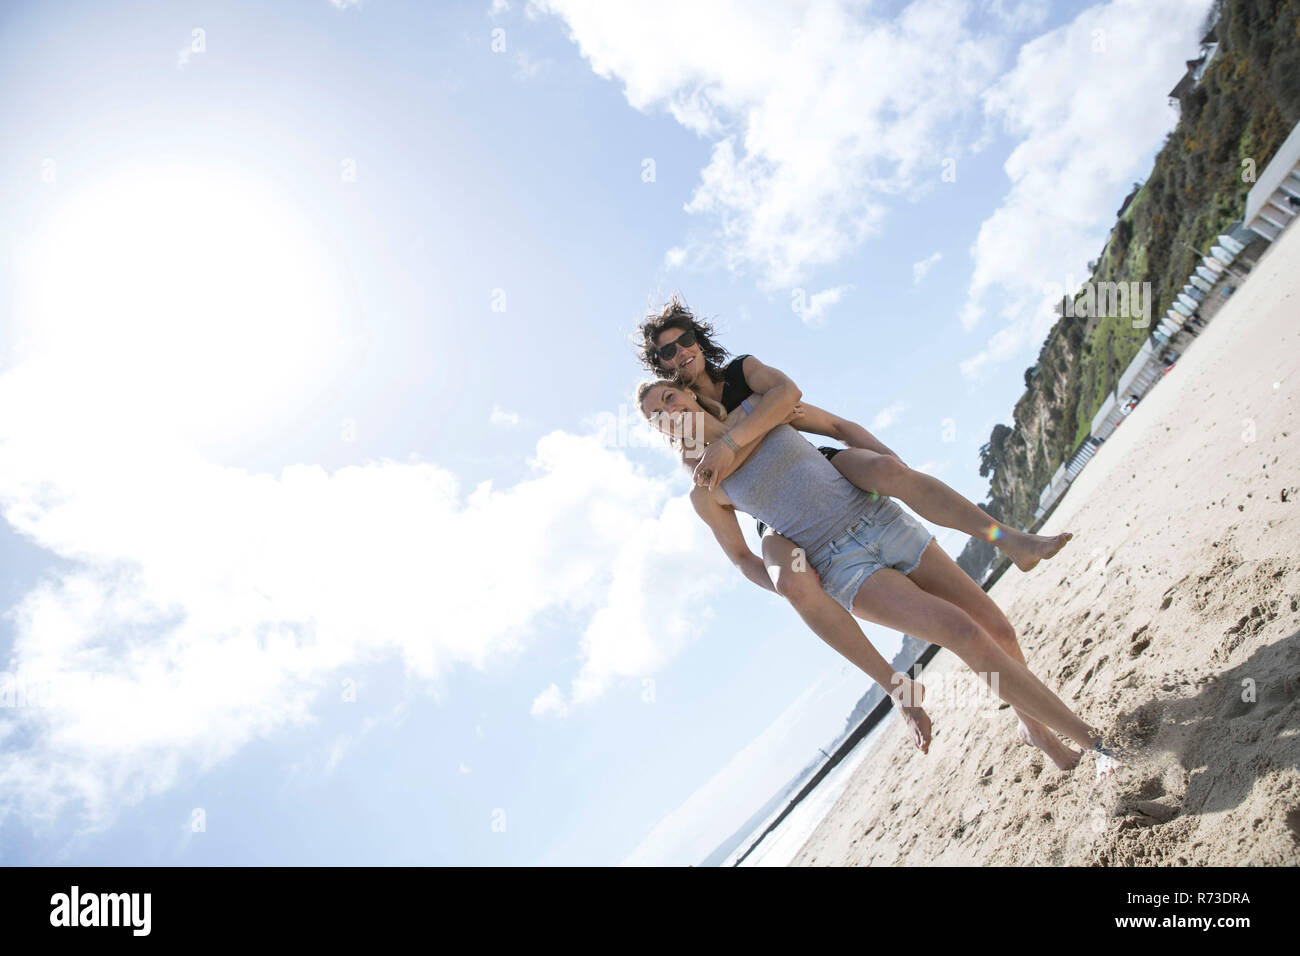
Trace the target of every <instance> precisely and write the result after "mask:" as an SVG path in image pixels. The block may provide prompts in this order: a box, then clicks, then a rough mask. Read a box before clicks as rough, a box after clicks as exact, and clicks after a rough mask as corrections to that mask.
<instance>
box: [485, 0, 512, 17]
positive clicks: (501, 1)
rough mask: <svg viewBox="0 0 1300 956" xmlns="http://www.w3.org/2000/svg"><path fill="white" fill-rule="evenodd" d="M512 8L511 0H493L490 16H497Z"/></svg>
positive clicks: (489, 8)
mask: <svg viewBox="0 0 1300 956" xmlns="http://www.w3.org/2000/svg"><path fill="white" fill-rule="evenodd" d="M509 10H510V0H492V5H491V6H490V7H488V16H490V17H496V16H500V15H501V14H503V13H508V12H509Z"/></svg>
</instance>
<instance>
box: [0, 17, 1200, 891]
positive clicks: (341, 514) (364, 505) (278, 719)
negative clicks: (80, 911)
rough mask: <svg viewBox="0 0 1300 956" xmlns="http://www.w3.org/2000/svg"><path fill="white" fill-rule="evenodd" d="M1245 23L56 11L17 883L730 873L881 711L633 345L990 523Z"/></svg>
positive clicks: (18, 41)
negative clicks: (1003, 446) (666, 314)
mask: <svg viewBox="0 0 1300 956" xmlns="http://www.w3.org/2000/svg"><path fill="white" fill-rule="evenodd" d="M1206 6H1207V4H1206V3H1204V2H1176V0H1156V2H1137V0H1112V2H1110V3H1102V4H1097V5H1086V4H1048V3H1035V2H1032V0H1026V2H1020V3H1016V2H1011V0H1001V2H997V0H993V2H978V0H966V2H961V0H916V2H914V3H911V4H899V3H892V4H876V3H852V2H843V3H833V2H831V3H820V4H807V5H805V4H799V3H781V4H774V5H773V7H772V9H771V13H770V15H769V16H764V17H756V16H754V15H753V13H752V7H751V5H748V4H741V3H738V2H737V3H718V4H716V5H709V6H703V5H699V4H694V3H680V4H676V3H668V4H631V3H629V4H579V3H567V2H553V3H537V4H522V3H518V2H510V3H508V4H507V3H505V2H500V0H498V2H496V3H491V2H488V3H475V4H462V5H442V4H427V5H426V4H415V3H396V2H385V0H362V2H359V3H349V2H345V0H333V2H331V0H296V2H281V3H276V4H261V3H230V2H227V3H219V4H218V3H211V4H205V3H183V2H177V3H172V4H168V5H166V6H165V7H160V6H158V5H156V4H151V3H124V2H119V3H115V4H111V5H104V4H90V3H65V4H58V5H52V4H28V5H20V4H6V5H5V6H4V10H3V12H2V13H0V71H3V72H2V73H0V121H2V122H3V127H4V129H5V131H6V135H5V138H4V145H3V146H2V147H0V208H3V209H4V210H5V214H4V217H3V221H2V222H0V248H2V249H3V253H4V255H3V262H4V269H3V272H0V308H2V312H0V322H2V323H3V325H2V326H0V328H2V329H3V335H2V336H0V514H2V515H3V521H0V570H2V571H3V574H0V607H2V608H3V611H4V614H3V618H0V650H2V651H3V658H4V669H3V671H2V672H0V679H3V681H4V684H3V686H0V691H6V692H7V694H8V696H7V697H6V698H5V700H6V706H4V707H3V708H0V750H2V751H3V759H2V760H0V859H3V860H4V861H5V862H8V863H84V864H162V865H174V864H175V865H187V864H245V863H248V864H258V863H286V864H308V863H310V864H364V863H378V864H398V863H424V864H488V865H494V864H511V865H530V864H617V863H623V862H627V863H641V864H644V863H650V864H685V863H694V862H698V861H699V860H701V859H703V858H704V857H705V856H706V855H707V854H708V853H709V852H710V851H712V849H713V848H714V847H715V846H716V845H717V843H719V842H720V841H721V840H722V839H724V838H725V837H726V836H728V835H729V834H730V833H731V832H732V831H733V830H734V829H735V828H736V827H737V826H738V825H739V824H740V823H741V822H743V821H744V820H745V818H747V817H748V816H749V815H750V814H751V813H752V812H753V811H754V810H755V809H756V808H757V807H758V806H760V805H761V804H762V803H764V802H765V801H766V800H767V798H768V797H769V796H770V795H771V794H772V793H773V792H774V791H775V790H776V789H777V787H779V786H780V785H781V784H782V783H784V782H785V781H786V780H787V779H788V778H789V776H790V775H791V774H793V773H794V772H795V771H796V770H797V769H798V768H800V767H802V766H803V765H804V764H806V763H807V762H808V760H809V759H811V757H812V756H813V755H814V754H815V752H816V748H817V747H818V746H821V745H823V744H825V743H827V742H828V741H829V740H831V739H832V738H833V737H834V736H835V735H836V734H837V733H838V732H839V731H840V730H841V729H842V727H843V719H844V716H845V715H846V714H847V712H848V710H849V709H850V708H851V707H852V704H853V703H854V702H855V701H856V700H857V698H858V697H859V696H860V695H861V694H862V693H864V692H865V691H866V689H867V688H868V686H869V680H868V678H866V676H865V675H863V674H861V673H859V672H857V671H855V670H852V669H851V668H850V667H848V666H847V665H846V664H845V662H844V661H843V660H842V659H840V658H839V657H838V656H837V655H836V654H835V653H834V652H833V651H831V650H830V649H829V648H827V647H826V646H825V645H823V644H822V643H821V642H820V641H819V640H818V639H817V638H816V637H815V636H814V635H812V634H811V633H809V632H808V631H807V630H806V629H804V628H803V627H802V625H801V624H800V622H799V620H798V618H797V616H796V615H795V613H794V612H793V610H792V609H790V608H789V607H788V606H787V605H785V604H784V602H783V601H782V600H781V599H780V598H778V597H777V596H776V595H774V594H772V593H771V592H762V593H760V592H759V590H758V589H756V588H755V587H754V586H753V585H751V584H750V583H748V582H746V581H745V580H743V579H742V578H741V577H740V575H739V574H738V573H737V572H736V571H735V570H734V568H732V567H731V565H730V564H729V563H728V562H727V561H726V559H725V558H724V556H723V555H722V553H721V551H720V550H719V549H718V548H717V547H716V545H715V544H714V543H713V541H712V539H711V537H710V536H709V535H708V533H707V531H706V529H705V528H704V527H703V525H702V524H701V523H700V522H699V521H698V519H697V518H696V517H695V516H694V514H693V512H692V511H691V510H690V508H689V506H688V505H687V503H686V500H685V493H686V491H687V490H688V482H687V479H686V477H685V476H684V475H683V474H680V473H678V472H677V471H675V470H674V467H673V462H672V459H671V457H670V455H669V453H668V452H667V450H666V449H665V448H664V447H663V446H662V445H661V444H659V442H658V439H657V438H655V437H654V436H651V435H650V434H649V433H648V432H647V431H645V430H644V429H643V427H642V426H640V425H639V423H638V422H637V421H636V420H635V412H634V410H633V409H632V408H631V407H630V395H631V391H632V389H633V388H634V386H635V384H636V382H637V381H638V380H639V379H640V378H641V377H642V375H641V373H640V371H639V369H638V368H637V366H636V364H635V362H634V359H633V354H632V349H631V346H630V333H631V331H632V328H633V326H634V324H635V323H636V321H637V320H638V318H640V317H642V316H643V315H645V314H646V313H647V312H650V311H657V309H658V307H659V306H660V305H662V303H663V301H664V300H665V298H666V297H667V296H668V295H669V294H670V293H671V292H672V291H673V290H679V291H680V292H681V293H682V294H683V295H684V297H685V298H686V300H687V302H688V303H689V304H690V305H691V306H692V307H693V308H694V309H696V310H698V311H699V312H700V313H701V314H703V315H705V316H706V317H708V318H710V319H711V320H713V321H714V322H715V324H716V326H717V328H718V330H719V333H720V338H721V341H722V342H723V344H724V345H725V346H726V347H727V348H728V349H729V350H731V351H732V352H733V353H735V354H739V353H744V352H748V353H753V354H756V355H758V356H760V357H761V358H762V359H763V360H764V361H766V362H768V363H769V364H772V365H775V366H777V367H778V368H781V369H783V370H784V371H786V372H787V374H789V375H790V376H791V377H792V378H794V380H795V381H796V382H798V383H799V385H800V387H801V389H802V391H803V393H804V396H805V399H806V400H807V401H809V402H812V403H814V404H817V405H820V406H822V407H825V408H829V409H831V410H833V411H835V412H837V413H839V414H842V415H845V416H847V417H850V418H852V419H854V420H856V421H858V422H860V423H861V424H863V425H865V426H867V427H868V428H871V429H872V430H873V431H875V432H876V433H877V434H878V435H879V436H880V437H881V438H882V439H883V440H884V441H885V442H886V443H887V444H889V445H890V446H891V447H893V448H894V449H895V450H896V451H898V452H899V453H900V454H901V455H902V457H903V458H904V460H906V461H908V462H909V463H910V464H912V465H913V466H914V467H918V468H923V469H924V470H926V471H929V472H931V473H933V474H935V475H938V476H939V477H941V478H943V480H945V481H947V482H948V483H949V484H951V485H953V486H954V487H955V488H957V489H958V490H960V491H962V492H963V493H965V494H966V495H968V496H969V497H971V498H972V499H974V500H977V501H978V500H982V499H983V497H984V495H985V493H986V490H987V481H986V480H984V479H981V478H980V477H979V475H978V471H977V466H978V455H977V449H978V447H979V446H980V444H982V443H983V442H984V441H985V440H986V439H987V436H988V433H989V430H990V429H991V427H992V426H993V424H994V423H995V422H998V421H1003V422H1006V421H1009V420H1010V413H1011V407H1012V405H1013V404H1014V402H1015V400H1016V398H1017V397H1018V396H1019V395H1020V393H1021V392H1022V391H1023V372H1024V369H1025V367H1026V366H1027V365H1029V364H1031V363H1032V362H1033V360H1034V357H1035V356H1036V354H1037V348H1038V345H1039V343H1040V342H1041V340H1042V337H1043V335H1044V333H1045V332H1046V330H1047V328H1048V327H1049V326H1050V322H1051V312H1050V309H1049V308H1048V306H1047V303H1048V301H1049V299H1050V298H1051V294H1050V293H1049V292H1048V291H1046V290H1047V288H1048V287H1049V285H1050V284H1053V283H1055V284H1057V285H1060V284H1063V283H1065V282H1067V281H1068V280H1073V281H1074V282H1076V283H1077V282H1078V281H1081V280H1082V279H1083V278H1084V268H1085V266H1084V264H1085V263H1086V262H1087V261H1088V260H1089V259H1091V258H1092V257H1093V256H1095V255H1096V253H1097V252H1098V251H1099V250H1100V249H1101V247H1102V244H1103V243H1104V242H1105V238H1106V235H1107V233H1108V231H1109V227H1110V226H1111V225H1112V224H1113V221H1114V212H1115V210H1116V209H1117V208H1118V206H1119V204H1120V202H1121V201H1122V199H1123V197H1124V196H1125V194H1126V193H1127V192H1128V190H1129V187H1130V185H1131V183H1132V182H1133V181H1134V180H1136V179H1138V178H1141V177H1143V176H1144V175H1145V173H1146V171H1147V170H1148V168H1149V166H1150V162H1151V159H1152V157H1153V156H1154V153H1155V151H1156V150H1157V149H1158V148H1159V146H1160V144H1161V142H1162V140H1163V137H1164V135H1165V133H1166V132H1167V131H1168V130H1169V129H1170V128H1172V126H1173V123H1174V121H1175V118H1176V117H1175V115H1174V113H1173V111H1172V110H1171V109H1170V107H1169V105H1168V103H1167V101H1166V96H1165V94H1166V93H1167V91H1168V90H1169V89H1170V88H1171V87H1172V86H1173V84H1174V83H1175V82H1176V81H1177V79H1178V76H1179V75H1180V72H1181V69H1182V61H1183V60H1184V59H1186V58H1187V57H1189V56H1191V55H1192V54H1193V52H1194V44H1195V41H1196V39H1197V37H1196V30H1197V27H1198V26H1199V25H1200V23H1201V20H1202V18H1203V15H1204V12H1205V9H1206ZM752 524H753V523H752V521H748V520H745V521H742V526H743V527H744V528H745V530H746V534H747V535H749V536H750V538H751V541H752V540H753V537H752V536H753V529H752ZM935 530H936V531H937V532H939V536H940V542H941V544H943V545H944V546H945V547H946V548H947V549H948V551H949V553H950V554H953V555H954V556H955V555H956V554H957V553H958V552H959V551H960V549H961V547H962V545H963V543H964V538H963V536H962V535H960V534H959V533H956V532H950V531H944V530H942V529H935ZM864 629H865V630H866V631H867V633H868V634H869V636H870V637H871V639H872V640H873V641H874V642H875V643H876V646H877V647H878V648H879V649H880V650H881V652H882V653H883V654H884V655H885V656H886V657H890V656H892V654H893V653H894V651H895V650H896V649H897V647H898V637H897V635H894V634H891V633H889V632H885V631H883V630H880V629H878V628H874V627H871V626H869V625H866V626H864Z"/></svg>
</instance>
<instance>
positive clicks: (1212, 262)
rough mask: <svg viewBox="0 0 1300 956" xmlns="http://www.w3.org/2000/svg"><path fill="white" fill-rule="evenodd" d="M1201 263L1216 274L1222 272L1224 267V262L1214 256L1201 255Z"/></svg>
mask: <svg viewBox="0 0 1300 956" xmlns="http://www.w3.org/2000/svg"><path fill="white" fill-rule="evenodd" d="M1201 264H1202V265H1204V266H1208V267H1209V268H1211V269H1213V270H1214V272H1215V273H1216V274H1217V273H1220V272H1222V271H1223V270H1224V268H1225V266H1224V264H1223V263H1222V262H1220V261H1219V260H1218V259H1216V258H1214V256H1203V257H1202V258H1201Z"/></svg>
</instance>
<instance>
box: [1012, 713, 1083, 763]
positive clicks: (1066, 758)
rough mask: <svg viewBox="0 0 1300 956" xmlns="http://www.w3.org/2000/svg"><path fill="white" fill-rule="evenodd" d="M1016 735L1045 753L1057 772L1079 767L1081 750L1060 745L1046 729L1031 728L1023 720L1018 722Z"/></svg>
mask: <svg viewBox="0 0 1300 956" xmlns="http://www.w3.org/2000/svg"><path fill="white" fill-rule="evenodd" d="M1040 727H1041V725H1040ZM1017 733H1018V734H1019V736H1020V739H1021V741H1023V742H1024V743H1027V744H1029V745H1030V746H1033V747H1037V748H1038V749H1039V750H1041V751H1042V752H1043V753H1045V754H1046V755H1047V757H1048V759H1049V760H1051V761H1052V763H1054V764H1056V769H1057V770H1073V769H1074V768H1075V767H1077V766H1078V765H1079V758H1081V757H1082V756H1083V751H1082V750H1075V749H1074V748H1073V747H1071V746H1069V745H1068V744H1064V743H1062V742H1061V740H1060V738H1058V737H1057V736H1056V735H1055V734H1053V733H1052V732H1051V731H1049V730H1047V729H1046V728H1041V729H1039V728H1031V727H1030V726H1029V725H1028V724H1026V723H1025V722H1024V720H1023V719H1022V720H1021V721H1020V727H1019V729H1018V730H1017Z"/></svg>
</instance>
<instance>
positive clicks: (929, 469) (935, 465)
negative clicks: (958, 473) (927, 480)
mask: <svg viewBox="0 0 1300 956" xmlns="http://www.w3.org/2000/svg"><path fill="white" fill-rule="evenodd" d="M949 464H951V462H949V461H947V460H945V461H924V462H922V463H921V464H919V465H913V466H912V470H913V471H920V472H924V473H925V474H927V475H933V476H935V477H938V476H939V475H942V474H943V473H944V472H945V471H947V470H948V465H949Z"/></svg>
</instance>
